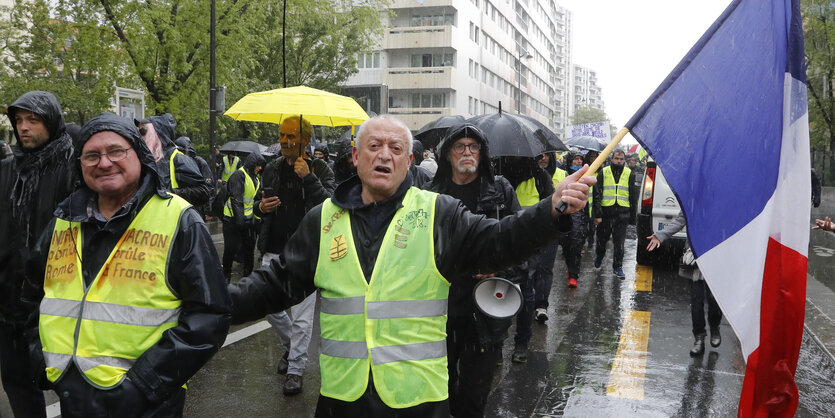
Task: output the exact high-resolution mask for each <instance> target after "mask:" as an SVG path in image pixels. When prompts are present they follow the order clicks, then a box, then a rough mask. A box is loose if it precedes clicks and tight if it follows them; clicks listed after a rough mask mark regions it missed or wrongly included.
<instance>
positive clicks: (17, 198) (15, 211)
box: [0, 91, 75, 326]
mask: <svg viewBox="0 0 835 418" xmlns="http://www.w3.org/2000/svg"><path fill="white" fill-rule="evenodd" d="M19 110H28V111H30V112H33V113H36V114H38V115H40V116H41V118H42V119H43V120H44V123H45V124H46V127H47V129H48V130H49V141H48V142H47V143H46V145H44V146H42V147H40V148H37V149H24V148H23V147H22V145H21V142H20V136H19V135H18V132H17V127H16V125H15V123H14V119H15V114H16V113H17V112H18V111H19ZM8 116H9V120H10V121H11V123H12V127H13V129H14V133H15V137H17V140H18V145H17V146H15V148H14V157H12V158H6V159H3V160H2V161H0V196H2V198H0V322H3V323H5V324H8V325H12V326H20V325H21V324H19V322H20V321H22V320H23V319H24V318H23V316H22V310H21V309H20V308H19V305H18V302H19V299H20V291H21V286H22V285H23V263H24V261H25V260H26V259H27V258H28V257H29V255H28V251H29V248H30V247H31V246H33V245H34V244H35V242H36V241H37V239H38V237H39V236H40V234H41V231H43V230H44V228H45V227H46V226H47V224H48V223H49V221H50V220H51V219H52V217H53V214H52V213H53V212H54V211H55V208H56V207H57V206H58V203H59V202H61V201H62V200H64V198H66V197H67V196H68V195H69V194H70V192H72V190H73V187H74V183H75V180H74V179H75V177H73V175H72V170H71V168H70V167H71V164H72V163H73V159H72V153H73V147H72V140H71V138H70V136H69V135H68V134H67V133H66V132H65V125H64V116H63V115H62V113H61V105H60V104H58V99H56V98H55V96H54V95H53V94H52V93H48V92H45V91H30V92H28V93H26V94H24V95H22V96H20V98H18V99H17V100H16V101H15V102H14V103H13V104H12V105H11V106H9V109H8ZM16 322H18V324H15V323H16Z"/></svg>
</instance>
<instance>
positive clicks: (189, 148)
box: [174, 136, 215, 189]
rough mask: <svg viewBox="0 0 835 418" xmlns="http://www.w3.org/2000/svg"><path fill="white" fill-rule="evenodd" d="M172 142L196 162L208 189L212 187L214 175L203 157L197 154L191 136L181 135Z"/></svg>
mask: <svg viewBox="0 0 835 418" xmlns="http://www.w3.org/2000/svg"><path fill="white" fill-rule="evenodd" d="M174 143H175V144H176V145H177V148H178V149H179V150H180V151H182V152H183V153H184V154H186V155H188V156H189V157H191V158H192V159H193V160H194V162H196V163H197V167H198V168H199V169H200V174H201V175H203V179H204V180H206V184H208V185H209V188H210V189H211V188H213V187H214V185H215V175H214V173H213V172H212V169H211V167H209V163H208V162H206V160H205V159H203V157H201V156H199V155H197V150H196V149H194V145H193V144H192V143H191V138H189V137H187V136H181V137H179V138H177V140H176V141H174Z"/></svg>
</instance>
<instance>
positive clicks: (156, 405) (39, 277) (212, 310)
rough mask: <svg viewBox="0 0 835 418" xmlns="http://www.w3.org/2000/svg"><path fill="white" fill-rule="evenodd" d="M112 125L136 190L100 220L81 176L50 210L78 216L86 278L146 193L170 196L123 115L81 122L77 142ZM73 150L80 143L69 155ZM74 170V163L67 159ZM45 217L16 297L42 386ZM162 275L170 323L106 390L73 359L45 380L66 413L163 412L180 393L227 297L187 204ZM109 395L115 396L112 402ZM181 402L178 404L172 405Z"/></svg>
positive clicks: (224, 315)
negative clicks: (172, 304) (173, 321)
mask: <svg viewBox="0 0 835 418" xmlns="http://www.w3.org/2000/svg"><path fill="white" fill-rule="evenodd" d="M105 130H106V131H114V132H116V133H118V134H119V135H121V136H122V137H124V138H126V139H127V140H128V142H130V143H131V145H132V146H133V149H134V150H135V151H136V153H137V155H138V156H139V159H140V162H141V163H142V166H143V167H142V175H141V177H140V182H141V186H140V189H139V191H138V192H137V193H136V195H135V196H134V197H133V198H132V199H131V200H130V201H129V202H128V203H127V204H125V206H123V207H122V208H121V209H119V210H118V211H117V212H116V214H114V216H113V217H112V218H111V219H110V220H107V221H105V220H104V219H103V218H101V215H97V214H98V211H97V210H96V207H97V206H96V195H95V193H94V192H93V191H91V190H90V189H89V188H87V186H86V185H85V184H84V183H82V184H81V185H80V187H79V188H78V189H77V190H76V191H75V192H73V194H72V195H70V197H68V198H67V199H66V200H64V201H63V202H61V204H60V206H59V207H58V210H57V211H56V216H57V217H59V218H61V219H65V220H69V221H74V222H81V225H82V226H81V231H82V242H81V246H82V251H81V254H80V256H81V260H82V274H83V277H84V280H85V282H87V283H90V282H92V280H93V279H94V278H95V275H96V274H97V273H98V272H99V270H100V269H101V267H102V266H103V265H104V262H105V261H106V259H107V257H108V256H109V254H110V252H111V251H112V250H113V248H114V247H115V245H116V244H117V242H118V241H119V239H120V238H121V237H122V235H123V234H124V232H125V231H126V230H127V228H128V226H129V225H130V223H131V221H132V220H133V219H134V218H135V217H136V215H137V214H138V213H139V211H140V210H141V209H142V208H143V207H144V205H145V204H146V203H147V202H148V200H149V199H150V198H151V196H152V195H154V194H157V195H159V196H161V197H165V198H170V196H169V195H168V192H167V191H166V190H165V188H164V187H163V186H162V184H161V181H160V178H159V175H158V173H157V172H156V171H155V169H154V167H155V162H154V158H153V155H151V152H150V150H148V148H147V146H146V145H145V142H144V141H143V140H142V138H141V136H140V135H139V131H138V130H137V129H136V127H135V126H134V125H133V124H132V123H130V122H129V121H128V120H127V119H124V118H121V117H119V116H116V115H114V114H112V113H104V114H101V115H98V116H96V117H94V118H93V119H91V120H90V121H89V122H88V123H87V124H86V125H85V126H84V131H83V134H82V138H81V146H83V144H84V143H85V142H86V141H87V139H89V138H90V136H91V135H92V134H93V133H95V132H100V131H105ZM78 155H80V148H79V150H77V151H76V157H77V156H78ZM75 169H76V170H80V164H78V163H76V164H75ZM54 225H55V220H54V219H53V220H52V221H51V222H50V224H49V227H48V228H47V229H46V230H45V231H44V233H43V234H42V235H41V237H40V239H39V241H38V243H37V245H36V246H35V248H34V250H33V253H32V257H31V258H30V259H29V260H28V261H27V264H26V272H27V284H26V287H25V289H24V291H25V293H24V298H23V302H24V304H25V306H26V308H27V312H28V327H27V330H28V332H27V338H28V339H29V344H30V350H31V354H32V360H33V361H32V363H33V367H35V372H36V373H33V376H40V377H41V379H42V380H41V381H40V382H39V383H40V384H41V385H42V386H43V387H46V386H47V385H49V382H48V381H47V380H46V376H45V373H44V367H45V366H44V360H43V354H42V352H41V344H40V339H39V334H38V306H39V304H40V301H41V299H43V294H44V293H43V278H44V271H45V268H46V260H47V255H48V252H49V245H50V240H51V238H52V231H53V229H54ZM169 260H171V261H176V262H170V263H169V264H168V271H167V272H166V280H167V282H168V286H169V288H170V289H171V291H172V292H173V293H174V294H175V295H177V297H179V298H180V299H181V300H182V311H181V312H180V317H179V320H178V325H177V326H175V327H173V328H170V329H168V330H166V331H165V332H164V333H163V334H162V338H161V339H160V340H159V341H158V342H157V343H156V344H155V345H154V346H152V347H151V348H149V349H148V350H147V351H145V353H144V354H142V355H141V356H140V357H139V358H138V359H137V360H136V363H135V364H134V365H133V367H132V368H130V369H129V370H128V372H127V375H126V377H127V378H126V379H125V380H123V381H122V383H120V384H119V386H117V387H115V388H113V389H110V390H95V389H91V386H90V384H89V383H87V381H86V380H84V378H83V377H82V375H81V374H80V373H79V372H78V369H77V368H75V366H70V369H74V370H68V371H67V372H66V374H65V375H64V376H62V378H61V379H60V380H59V381H58V382H56V383H55V384H53V385H52V386H53V388H54V389H55V390H56V391H57V392H58V393H67V394H68V396H67V397H64V398H62V411H63V409H64V407H67V408H70V411H71V415H73V416H100V415H103V414H104V413H108V414H111V415H109V416H120V415H124V416H138V415H142V416H171V410H168V409H166V408H171V407H173V408H176V407H177V405H176V402H175V405H172V404H171V402H166V401H167V400H170V399H172V398H177V397H178V396H181V395H182V393H181V390H182V389H181V387H182V385H183V384H185V383H186V381H187V380H188V379H189V378H191V377H192V376H193V375H194V374H195V373H196V372H197V371H198V370H199V369H200V368H201V367H203V365H204V364H205V363H206V362H208V361H209V359H210V358H211V357H212V356H213V355H214V354H215V353H216V352H217V351H218V349H220V347H221V345H222V344H223V342H224V340H225V338H226V334H227V331H228V329H229V319H230V316H229V314H230V310H231V309H230V308H231V305H230V299H229V295H228V293H227V291H226V286H225V285H226V279H225V277H224V276H223V270H222V269H221V264H220V260H219V258H218V255H217V250H216V249H215V247H214V244H213V242H212V237H211V234H210V233H209V230H208V228H207V227H206V225H205V224H204V223H203V220H202V219H201V218H200V215H199V214H198V213H197V212H196V211H195V210H194V209H187V210H186V211H185V212H183V214H182V216H181V218H180V222H179V226H178V230H177V233H176V235H175V238H174V241H173V243H172V248H171V254H170V258H169ZM114 396H115V397H116V399H118V401H119V402H115V403H114V402H113V399H114ZM179 407H180V408H181V407H182V405H179Z"/></svg>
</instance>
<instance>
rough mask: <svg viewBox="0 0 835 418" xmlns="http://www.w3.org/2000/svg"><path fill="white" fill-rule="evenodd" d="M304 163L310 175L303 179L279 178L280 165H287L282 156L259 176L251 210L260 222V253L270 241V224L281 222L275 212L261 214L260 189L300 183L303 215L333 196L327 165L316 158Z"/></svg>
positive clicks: (270, 163)
mask: <svg viewBox="0 0 835 418" xmlns="http://www.w3.org/2000/svg"><path fill="white" fill-rule="evenodd" d="M305 161H307V167H308V168H309V169H310V174H308V175H307V177H305V178H303V179H299V176H297V175H295V173H294V174H293V176H294V177H293V178H292V179H281V178H279V177H280V175H279V173H281V170H280V167H281V165H282V164H287V159H286V158H285V157H284V156H283V155H282V156H281V157H278V158H276V159H275V160H272V161H270V162H269V163H267V166H266V167H264V172H263V173H262V174H261V187H259V188H258V192H256V193H255V205H254V208H253V212H254V213H255V216H258V217H259V218H261V222H262V224H261V233H260V235H259V239H258V249H259V250H260V251H261V252H264V251H265V249H266V248H267V242H268V241H269V239H270V237H269V234H268V232H269V230H270V224H271V223H272V222H281V219H279V218H278V217H277V216H276V212H275V211H274V212H272V213H264V212H261V207H260V205H261V198H262V195H261V189H263V188H264V187H272V188H273V190H279V189H280V188H281V186H280V185H281V182H282V181H301V183H302V190H303V193H304V211H305V213H308V212H310V210H311V209H313V208H314V207H315V206H316V205H318V204H320V203H322V202H324V201H325V199H327V198H329V197H331V195H332V194H333V191H334V188H335V187H336V185H335V184H334V177H333V171H332V170H331V169H330V167H329V166H328V164H327V163H326V162H325V161H324V160H320V159H318V158H314V159H312V160H311V159H305Z"/></svg>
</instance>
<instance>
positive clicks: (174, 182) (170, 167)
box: [168, 150, 185, 190]
mask: <svg viewBox="0 0 835 418" xmlns="http://www.w3.org/2000/svg"><path fill="white" fill-rule="evenodd" d="M177 155H185V154H183V153H182V152H180V150H174V152H172V153H171V157H169V158H168V175H169V177H170V178H171V190H174V189H179V188H180V184H179V183H177V172H176V171H175V170H174V157H176V156H177Z"/></svg>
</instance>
